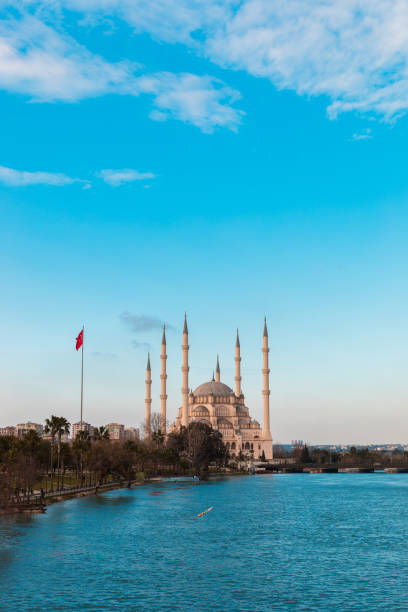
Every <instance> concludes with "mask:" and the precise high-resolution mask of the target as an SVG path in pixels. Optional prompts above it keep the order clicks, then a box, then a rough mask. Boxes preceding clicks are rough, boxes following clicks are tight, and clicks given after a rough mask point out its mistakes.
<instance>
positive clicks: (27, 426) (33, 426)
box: [16, 421, 44, 438]
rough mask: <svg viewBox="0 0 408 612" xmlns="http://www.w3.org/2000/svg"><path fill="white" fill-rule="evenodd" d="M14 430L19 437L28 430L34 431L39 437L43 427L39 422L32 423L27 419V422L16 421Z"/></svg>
mask: <svg viewBox="0 0 408 612" xmlns="http://www.w3.org/2000/svg"><path fill="white" fill-rule="evenodd" d="M16 430H17V436H18V437H19V438H22V437H23V436H24V434H26V433H27V432H28V431H30V430H33V431H36V432H37V433H38V435H39V436H41V437H42V435H43V433H44V427H43V425H41V423H32V422H31V421H28V422H27V423H18V425H16Z"/></svg>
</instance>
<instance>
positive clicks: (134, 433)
mask: <svg viewBox="0 0 408 612" xmlns="http://www.w3.org/2000/svg"><path fill="white" fill-rule="evenodd" d="M124 433H125V440H132V441H133V442H135V441H136V440H139V439H140V432H139V429H138V428H137V427H125V432H124Z"/></svg>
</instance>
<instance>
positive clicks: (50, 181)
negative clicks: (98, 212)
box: [0, 166, 83, 187]
mask: <svg viewBox="0 0 408 612" xmlns="http://www.w3.org/2000/svg"><path fill="white" fill-rule="evenodd" d="M0 182H1V183H3V184H4V185H10V186H12V187H24V186H26V185H53V186H57V187H60V186H63V185H71V184H72V183H77V182H83V181H81V180H80V179H74V178H71V177H70V176H67V175H66V174H62V173H52V172H27V171H25V170H14V169H13V168H7V167H6V166H0Z"/></svg>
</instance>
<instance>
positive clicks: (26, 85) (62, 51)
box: [0, 1, 242, 133]
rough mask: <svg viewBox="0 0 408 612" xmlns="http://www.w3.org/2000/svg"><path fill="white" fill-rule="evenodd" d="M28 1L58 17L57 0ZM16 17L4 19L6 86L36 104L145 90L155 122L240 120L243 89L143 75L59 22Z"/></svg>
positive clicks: (222, 123)
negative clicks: (86, 44)
mask: <svg viewBox="0 0 408 612" xmlns="http://www.w3.org/2000/svg"><path fill="white" fill-rule="evenodd" d="M7 4H8V5H9V6H10V5H12V4H13V2H8V3H7ZM14 4H16V6H17V3H14ZM27 4H31V5H32V6H39V7H41V9H42V11H43V12H44V11H45V12H46V14H47V21H48V22H51V23H52V20H53V17H54V21H55V22H57V21H59V20H58V19H57V17H56V15H53V14H52V13H51V9H52V8H55V7H57V5H58V2H53V3H51V4H50V3H44V2H35V1H33V2H28V3H27ZM90 6H92V2H91V4H90ZM107 7H109V2H108V3H107ZM38 14H41V11H40V12H39V13H38ZM15 15H16V13H15V12H13V13H12V14H10V15H9V16H8V18H6V19H3V20H1V21H0V88H1V89H4V90H7V91H10V92H15V93H19V94H23V95H26V96H28V97H29V98H30V99H31V100H32V101H34V102H54V101H64V102H76V101H78V100H82V99H84V98H90V97H98V96H103V95H105V94H117V95H131V96H140V95H142V94H144V95H148V96H150V97H151V98H152V104H153V111H152V113H151V115H150V117H151V118H152V119H153V120H161V121H163V120H167V119H169V118H174V119H178V120H180V121H183V122H185V123H190V124H192V125H195V126H197V127H198V128H200V129H201V130H202V131H204V132H208V133H210V132H212V131H214V130H215V129H217V128H227V129H231V130H236V129H237V126H238V125H239V123H240V121H241V118H242V111H239V110H237V109H235V108H234V107H233V106H232V105H233V104H234V103H235V102H236V100H238V98H239V93H238V92H236V91H234V90H232V89H231V88H229V87H227V86H226V85H225V84H224V83H222V82H221V81H220V80H218V79H214V78H212V77H210V76H208V75H204V76H199V75H195V74H189V73H170V72H158V73H149V72H144V73H142V72H141V66H140V65H139V64H137V63H135V62H131V61H127V60H124V61H122V62H108V61H107V60H105V59H104V58H102V57H100V56H99V55H96V54H94V53H92V52H91V51H89V50H88V49H86V48H85V47H84V46H83V45H81V44H80V43H78V42H77V41H76V40H75V39H74V38H73V37H72V36H70V35H69V34H67V33H65V32H62V31H60V30H59V25H58V28H57V24H56V23H55V24H54V26H51V25H49V24H45V23H43V22H42V21H41V20H40V19H39V18H38V17H36V16H34V15H30V14H27V13H23V14H21V15H19V16H18V17H16V16H15Z"/></svg>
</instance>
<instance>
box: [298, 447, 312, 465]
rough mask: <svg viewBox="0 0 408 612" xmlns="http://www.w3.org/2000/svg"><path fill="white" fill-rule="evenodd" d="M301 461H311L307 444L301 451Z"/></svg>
mask: <svg viewBox="0 0 408 612" xmlns="http://www.w3.org/2000/svg"><path fill="white" fill-rule="evenodd" d="M300 463H310V454H309V449H308V447H307V444H305V445H304V447H303V448H302V452H301V453H300Z"/></svg>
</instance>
